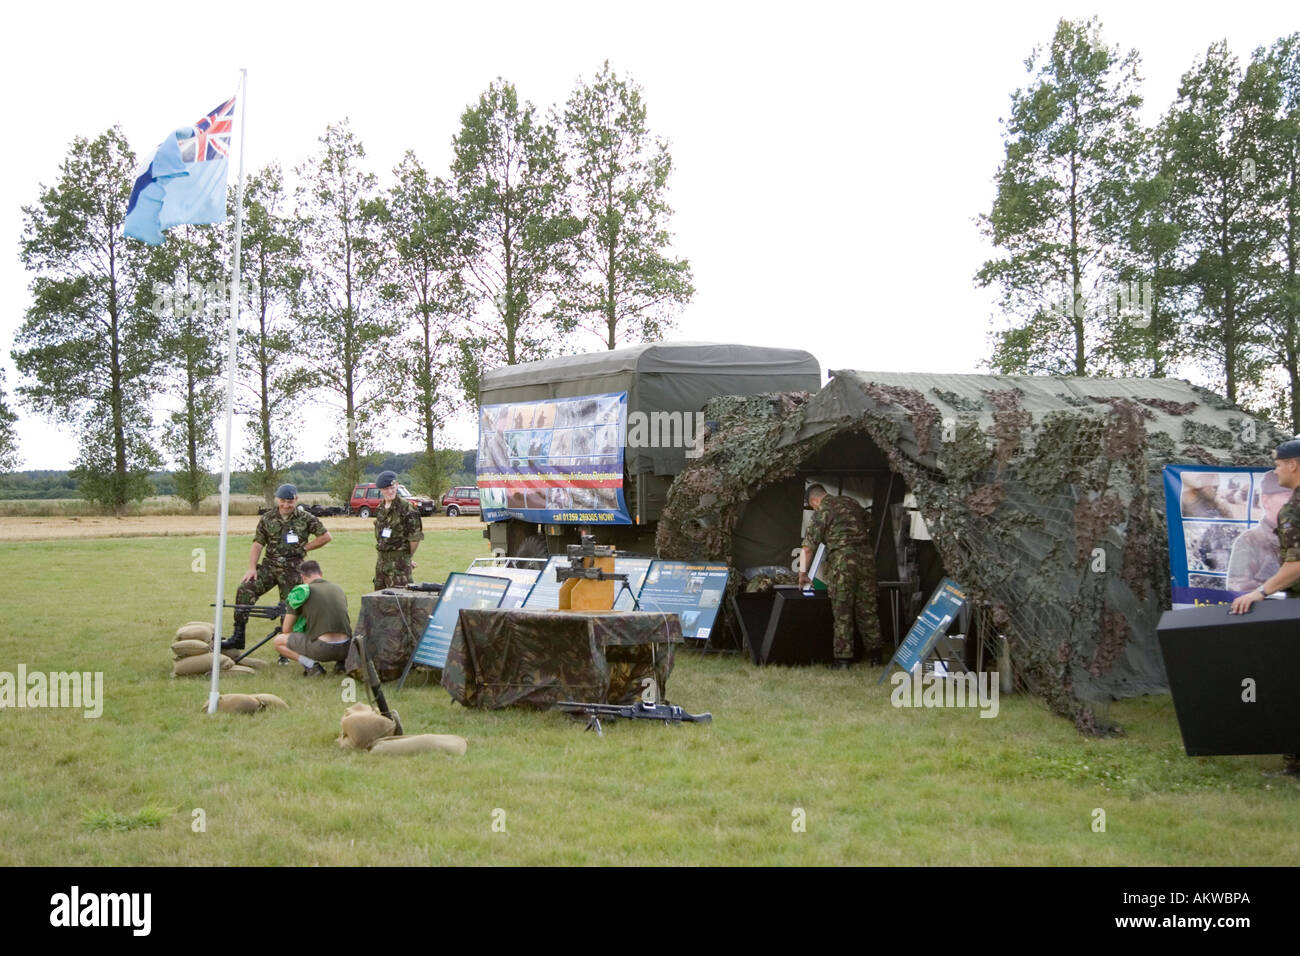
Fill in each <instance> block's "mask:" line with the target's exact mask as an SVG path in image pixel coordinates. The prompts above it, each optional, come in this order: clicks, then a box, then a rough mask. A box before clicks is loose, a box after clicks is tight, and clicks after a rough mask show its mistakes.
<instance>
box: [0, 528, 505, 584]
mask: <svg viewBox="0 0 1300 956" xmlns="http://www.w3.org/2000/svg"><path fill="white" fill-rule="evenodd" d="M421 521H422V524H423V525H424V530H425V531H426V532H431V531H446V530H451V529H458V530H459V529H465V530H473V531H475V532H476V533H477V534H479V535H482V533H483V525H482V523H481V522H480V521H479V519H478V516H477V515H460V516H457V517H455V518H448V517H447V516H446V515H430V516H429V517H427V518H423V519H421ZM321 522H322V523H323V524H324V525H325V529H326V530H327V531H329V532H330V533H331V534H334V533H337V532H341V531H372V530H373V528H374V523H375V522H374V519H373V518H344V517H339V516H334V517H329V518H322V519H321ZM227 528H228V531H229V533H230V535H232V536H234V537H236V538H238V537H240V536H242V537H244V539H245V540H244V542H243V543H242V544H241V545H239V547H241V548H243V549H244V550H243V552H242V553H243V554H244V555H245V556H247V554H248V546H249V544H250V543H251V542H250V541H248V540H247V539H248V538H249V537H251V535H252V534H253V531H254V530H256V528H257V516H256V515H231V516H230V518H229V520H228V522H227ZM220 531H221V517H220V516H219V515H200V516H197V517H196V516H194V515H188V514H186V515H154V516H146V517H140V516H137V517H127V518H108V517H104V516H102V515H99V516H94V517H87V518H78V517H70V518H15V517H12V516H11V517H0V541H37V540H49V539H56V538H142V537H163V538H165V537H191V536H194V535H204V534H208V535H216V534H219V533H220ZM241 573H242V572H241Z"/></svg>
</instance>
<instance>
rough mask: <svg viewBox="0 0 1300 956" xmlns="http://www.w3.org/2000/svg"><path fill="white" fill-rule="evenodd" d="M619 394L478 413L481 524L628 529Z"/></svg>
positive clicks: (623, 396)
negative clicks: (617, 526)
mask: <svg viewBox="0 0 1300 956" xmlns="http://www.w3.org/2000/svg"><path fill="white" fill-rule="evenodd" d="M626 428H627V392H608V393H605V394H603V395H582V396H578V397H575V398H556V399H549V400H544V401H535V402H512V403H510V404H508V405H484V406H483V407H482V408H480V409H479V430H478V469H477V475H478V487H479V495H480V501H481V503H482V507H483V520H484V521H502V520H504V519H505V518H519V519H521V520H524V521H528V522H532V523H535V524H631V523H632V518H631V516H630V515H629V514H628V509H627V503H626V502H625V501H624V498H623V444H624V443H623V436H624V435H625V434H626Z"/></svg>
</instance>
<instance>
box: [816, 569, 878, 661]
mask: <svg viewBox="0 0 1300 956" xmlns="http://www.w3.org/2000/svg"><path fill="white" fill-rule="evenodd" d="M854 557H856V555H854ZM873 571H874V569H872V568H869V567H864V566H863V565H862V564H860V563H858V562H857V561H854V560H851V559H849V560H845V559H843V558H841V559H836V558H835V557H834V556H832V557H831V558H830V559H829V560H828V561H827V562H826V567H825V569H824V571H823V572H822V573H821V574H820V575H818V576H819V577H821V578H822V579H823V580H824V581H825V582H826V591H827V593H828V594H829V595H830V599H831V614H832V616H833V617H834V619H835V656H836V657H837V658H846V659H847V658H851V657H852V656H853V627H854V625H855V624H856V625H857V629H858V633H859V634H861V635H862V644H863V646H864V647H865V648H866V651H867V654H868V655H870V654H871V652H872V651H876V650H880V649H881V648H882V647H883V646H884V644H883V642H882V641H881V638H880V619H879V616H878V615H877V613H876V575H875V574H874V573H873Z"/></svg>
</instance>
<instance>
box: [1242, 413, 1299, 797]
mask: <svg viewBox="0 0 1300 956" xmlns="http://www.w3.org/2000/svg"><path fill="white" fill-rule="evenodd" d="M1273 458H1274V472H1275V473H1276V474H1277V483H1278V484H1279V485H1281V486H1282V487H1283V488H1290V489H1292V490H1293V491H1294V490H1295V489H1296V488H1300V439H1292V440H1291V441H1288V442H1283V443H1282V444H1280V445H1278V446H1277V450H1276V451H1274V452H1273ZM1277 544H1278V557H1279V558H1280V559H1281V562H1282V566H1281V567H1280V568H1278V571H1277V573H1276V574H1274V575H1273V576H1272V577H1271V578H1269V579H1268V580H1267V581H1265V582H1264V583H1263V584H1261V585H1260V586H1259V587H1257V588H1256V589H1255V590H1253V591H1251V592H1249V593H1247V594H1243V595H1242V596H1241V597H1239V598H1237V600H1235V601H1233V602H1232V613H1233V614H1245V613H1246V612H1248V611H1249V610H1250V606H1251V605H1252V604H1254V603H1255V602H1256V601H1262V600H1264V598H1266V597H1268V596H1269V595H1270V594H1273V593H1275V592H1277V591H1283V590H1285V591H1286V592H1287V597H1288V598H1297V597H1300V502H1298V501H1297V500H1296V496H1295V495H1294V494H1293V495H1292V496H1291V500H1290V501H1288V502H1287V503H1286V504H1284V505H1283V506H1282V507H1281V509H1280V510H1279V511H1278V513H1277ZM1282 772H1283V773H1286V774H1289V775H1291V776H1300V755H1296V754H1288V755H1287V756H1286V762H1285V765H1284V768H1283V771H1282Z"/></svg>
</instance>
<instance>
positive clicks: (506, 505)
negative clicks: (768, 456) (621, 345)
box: [478, 342, 821, 524]
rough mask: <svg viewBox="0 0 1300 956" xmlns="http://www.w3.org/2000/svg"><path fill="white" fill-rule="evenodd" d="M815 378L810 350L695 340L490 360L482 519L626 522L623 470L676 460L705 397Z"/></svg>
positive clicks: (670, 467)
mask: <svg viewBox="0 0 1300 956" xmlns="http://www.w3.org/2000/svg"><path fill="white" fill-rule="evenodd" d="M820 385H821V370H820V367H819V365H818V363H817V360H816V359H815V358H814V357H813V356H812V355H810V354H809V353H807V352H804V351H801V350H798V349H781V348H764V347H758V346H747V345H718V344H710V343H697V342H682V343H652V344H646V345H638V346H634V347H632V348H626V349H616V350H613V351H605V352H598V353H593V354H590V355H570V356H562V357H560V358H554V359H547V360H545V361H541V362H531V363H529V364H526V365H514V366H507V367H505V368H500V369H495V370H493V371H491V372H488V373H487V374H486V375H484V377H483V382H482V386H481V388H480V392H479V456H478V484H479V487H480V488H481V489H482V493H483V517H484V520H487V521H496V520H500V519H502V518H506V517H511V516H513V517H517V518H521V519H524V520H527V521H531V522H538V523H602V524H630V523H632V521H633V509H634V507H635V506H634V504H633V502H629V501H628V500H627V499H626V498H625V487H624V485H625V478H631V479H634V480H635V479H636V478H638V477H639V476H658V477H663V478H665V479H670V478H671V477H672V476H673V475H676V474H677V473H678V472H680V471H681V470H682V468H683V467H684V466H685V464H686V462H687V460H688V458H687V452H688V451H689V449H690V447H691V446H692V445H693V444H694V443H695V439H696V438H697V437H698V432H699V430H700V426H702V424H703V417H702V412H703V408H704V406H705V404H706V403H707V402H708V401H709V399H711V398H714V397H716V396H718V395H730V394H740V395H748V394H754V393H756V392H763V391H771V390H773V389H777V390H794V391H800V390H805V391H816V390H817V389H818V388H819V387H820ZM643 496H644V488H643ZM644 511H648V509H637V511H636V513H637V514H638V515H639V516H640V517H642V518H650V517H652V515H651V514H647V513H644Z"/></svg>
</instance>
